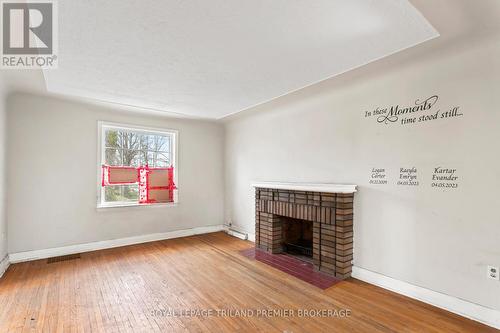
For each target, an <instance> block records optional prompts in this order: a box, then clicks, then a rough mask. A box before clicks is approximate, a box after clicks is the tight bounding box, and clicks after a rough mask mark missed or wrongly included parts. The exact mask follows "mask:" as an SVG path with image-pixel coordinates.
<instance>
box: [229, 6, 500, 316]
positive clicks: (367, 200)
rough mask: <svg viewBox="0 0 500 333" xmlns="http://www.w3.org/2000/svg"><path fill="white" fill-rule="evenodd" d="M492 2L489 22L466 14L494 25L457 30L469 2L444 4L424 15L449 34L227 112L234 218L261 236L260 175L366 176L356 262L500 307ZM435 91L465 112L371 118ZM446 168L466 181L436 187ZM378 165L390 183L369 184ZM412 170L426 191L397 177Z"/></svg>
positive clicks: (497, 54) (331, 179)
mask: <svg viewBox="0 0 500 333" xmlns="http://www.w3.org/2000/svg"><path fill="white" fill-rule="evenodd" d="M418 2H419V3H421V2H422V1H418ZM446 4H448V5H449V6H448V7H446ZM455 4H456V5H459V4H464V2H463V1H462V2H455ZM475 4H477V2H475ZM484 4H486V2H484ZM489 4H492V3H491V2H489ZM430 5H432V6H434V2H433V3H432V4H430V3H429V7H431V6H430ZM464 6H468V4H464ZM496 6H497V5H496ZM480 9H481V10H482V11H483V14H484V15H483V19H484V20H483V21H481V22H480V21H479V20H477V22H476V21H472V22H470V21H467V15H466V14H467V13H466V11H465V10H464V12H463V13H460V14H463V15H462V16H460V17H461V18H460V20H462V19H465V21H464V22H467V25H469V24H470V25H471V26H473V25H474V24H476V23H477V26H478V27H481V28H482V29H483V30H482V31H476V32H477V35H474V34H475V33H476V32H475V31H472V30H467V31H466V32H464V36H462V37H461V36H458V37H459V38H457V36H456V35H453V34H454V33H457V31H448V30H447V29H448V28H447V27H449V26H453V25H454V24H455V23H456V22H458V21H456V20H457V18H456V17H457V16H456V14H457V6H454V4H453V3H451V2H449V1H448V2H447V1H440V2H439V4H436V6H434V8H432V10H431V11H429V13H424V14H426V16H427V17H430V18H431V19H433V20H431V23H433V24H435V25H436V26H437V28H438V31H440V33H441V34H442V37H441V38H439V39H438V40H436V41H431V42H428V43H426V44H425V45H422V46H418V47H416V48H415V49H411V50H407V51H405V52H402V53H400V54H397V55H394V56H391V57H389V58H386V59H383V60H382V61H378V62H377V63H374V64H371V65H368V66H365V67H364V68H360V69H358V70H355V71H353V72H350V73H347V74H345V75H342V76H339V77H337V78H334V79H331V80H328V81H325V82H323V83H320V84H317V85H314V86H312V87H309V88H306V89H303V90H301V91H299V92H296V93H293V94H291V95H288V96H285V97H282V98H279V99H277V100H275V101H272V102H270V103H267V104H264V105H262V106H259V107H256V108H254V109H251V110H249V111H248V112H244V113H243V114H240V115H237V116H234V117H230V118H229V119H227V120H226V157H225V158H226V170H227V171H226V220H231V221H232V222H233V224H234V225H235V227H236V228H239V229H241V230H244V231H246V232H250V233H253V232H254V191H253V189H252V188H251V186H250V184H251V183H252V182H253V181H288V182H325V183H352V184H357V185H359V193H357V194H356V196H355V212H354V235H355V236H354V238H355V239H354V242H355V243H354V264H355V265H356V266H358V267H361V268H365V269H368V270H371V271H374V272H378V273H381V274H383V275H386V276H390V277H393V278H396V279H398V280H402V281H406V282H409V283H412V284H414V285H418V286H422V287H425V288H428V289H431V290H434V291H438V292H441V293H445V294H448V295H452V296H455V297H458V298H462V299H465V300H468V301H470V302H474V303H477V304H481V305H483V306H486V307H489V308H493V309H500V298H499V297H498V295H500V283H499V282H497V281H493V280H490V279H487V278H486V266H487V265H488V264H492V265H495V266H497V267H498V266H500V246H499V241H500V223H499V214H498V209H497V208H498V207H500V196H499V195H498V188H499V187H500V177H499V176H498V169H499V168H498V166H499V164H500V156H499V150H498V145H499V142H500V131H499V130H498V124H499V123H500V113H499V112H498V96H500V85H499V78H500V62H499V59H500V45H499V43H498V36H497V35H495V36H494V38H493V37H491V38H490V36H491V33H490V32H491V30H493V29H496V31H497V32H498V31H499V30H498V22H497V23H494V22H493V23H492V22H489V21H488V16H489V11H488V8H480ZM489 9H491V7H490V8H489ZM469 13H470V14H471V15H472V14H476V13H475V12H474V11H472V10H471V11H470V12H469ZM497 13H498V11H497ZM427 14H428V15H427ZM452 15H455V17H452ZM464 16H465V17H464ZM440 22H441V23H440ZM479 22H480V24H479ZM467 29H468V27H467ZM448 32H449V34H448ZM457 34H458V33H457ZM332 61H334V59H332ZM434 94H437V95H439V102H438V103H439V104H438V105H437V107H438V108H441V110H442V111H443V112H444V111H446V110H447V108H448V107H453V106H460V110H461V111H462V112H463V114H464V115H463V116H462V117H459V118H455V119H451V120H436V121H433V122H429V123H420V124H415V125H407V126H404V125H398V124H389V125H384V124H379V123H377V121H376V119H374V118H365V117H364V113H365V111H371V110H373V109H375V108H376V107H378V106H381V107H382V106H390V105H394V104H400V105H409V104H412V103H413V102H414V101H415V100H416V99H423V98H426V97H429V96H431V95H434ZM439 166H442V167H452V168H456V169H457V173H458V176H459V177H460V178H459V187H458V188H457V189H455V190H450V189H448V190H443V189H436V188H432V187H431V177H432V171H433V168H434V167H439ZM374 167H378V168H386V169H387V175H388V178H389V179H388V180H389V184H387V185H371V184H369V180H370V176H371V173H370V170H371V169H372V168H374ZM401 167H416V168H417V169H418V177H419V181H420V185H419V186H418V187H403V186H397V185H396V184H395V183H396V181H397V178H398V177H399V174H398V171H399V168H401Z"/></svg>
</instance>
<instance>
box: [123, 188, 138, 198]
mask: <svg viewBox="0 0 500 333" xmlns="http://www.w3.org/2000/svg"><path fill="white" fill-rule="evenodd" d="M138 200H139V186H138V185H123V201H138Z"/></svg>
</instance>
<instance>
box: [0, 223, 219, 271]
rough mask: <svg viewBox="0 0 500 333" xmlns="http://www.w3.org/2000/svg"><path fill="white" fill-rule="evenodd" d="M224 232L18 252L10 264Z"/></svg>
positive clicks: (204, 230)
mask: <svg viewBox="0 0 500 333" xmlns="http://www.w3.org/2000/svg"><path fill="white" fill-rule="evenodd" d="M222 230H224V226H223V225H222V224H220V225H213V226H207V227H197V228H191V229H182V230H175V231H169V232H162V233H156V234H148V235H142V236H134V237H127V238H119V239H111V240H105V241H99V242H92V243H85V244H77V245H69V246H62V247H55V248H50V249H43V250H34V251H25V252H17V253H10V254H9V260H10V263H12V264H13V263H18V262H24V261H31V260H38V259H45V258H51V257H57V256H63V255H68V254H73V253H82V252H89V251H96V250H104V249H110V248H114V247H120V246H126V245H134V244H140V243H147V242H154V241H159V240H164V239H171V238H179V237H186V236H193V235H199V234H207V233H211V232H217V231H222Z"/></svg>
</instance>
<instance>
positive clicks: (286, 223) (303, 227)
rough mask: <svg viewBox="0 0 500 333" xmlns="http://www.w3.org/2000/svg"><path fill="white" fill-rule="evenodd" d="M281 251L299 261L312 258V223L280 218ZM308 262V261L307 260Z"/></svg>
mask: <svg viewBox="0 0 500 333" xmlns="http://www.w3.org/2000/svg"><path fill="white" fill-rule="evenodd" d="M281 219H282V221H283V222H282V223H283V227H282V235H283V236H282V237H283V244H282V246H283V251H284V252H287V253H289V254H291V255H294V256H297V257H298V258H300V259H304V260H307V258H310V261H312V257H313V227H312V222H310V221H307V220H302V219H294V218H291V217H285V216H283V217H281ZM308 261H309V260H308Z"/></svg>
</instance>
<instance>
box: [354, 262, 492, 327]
mask: <svg viewBox="0 0 500 333" xmlns="http://www.w3.org/2000/svg"><path fill="white" fill-rule="evenodd" d="M351 275H352V277H353V278H356V279H358V280H361V281H365V282H367V283H370V284H374V285H376V286H379V287H381V288H384V289H388V290H390V291H393V292H396V293H398V294H402V295H405V296H407V297H410V298H413V299H416V300H419V301H422V302H424V303H428V304H431V305H433V306H436V307H438V308H441V309H444V310H447V311H450V312H453V313H456V314H458V315H460V316H463V317H466V318H469V319H472V320H475V321H478V322H480V323H483V324H485V325H488V326H491V327H494V328H497V329H500V311H498V310H494V309H490V308H487V307H484V306H482V305H479V304H475V303H471V302H468V301H465V300H463V299H460V298H456V297H453V296H449V295H445V294H442V293H439V292H437V291H433V290H430V289H426V288H423V287H419V286H415V285H413V284H410V283H408V282H404V281H400V280H396V279H394V278H391V277H388V276H385V275H382V274H379V273H376V272H373V271H370V270H367V269H364V268H361V267H357V266H354V267H353V268H352V274H351Z"/></svg>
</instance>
